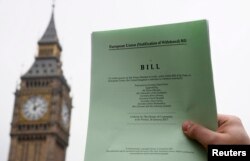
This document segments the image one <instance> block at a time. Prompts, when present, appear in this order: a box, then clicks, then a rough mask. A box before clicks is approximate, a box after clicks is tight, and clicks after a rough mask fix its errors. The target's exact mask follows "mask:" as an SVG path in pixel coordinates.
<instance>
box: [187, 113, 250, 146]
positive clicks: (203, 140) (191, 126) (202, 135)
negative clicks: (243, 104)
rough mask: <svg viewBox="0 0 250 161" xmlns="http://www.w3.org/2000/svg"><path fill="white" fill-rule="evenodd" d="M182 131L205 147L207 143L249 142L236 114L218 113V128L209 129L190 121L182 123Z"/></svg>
mask: <svg viewBox="0 0 250 161" xmlns="http://www.w3.org/2000/svg"><path fill="white" fill-rule="evenodd" d="M182 130H183V133H184V134H185V135H186V136H187V137H189V138H190V139H194V140H196V141H198V142H199V143H200V144H201V145H203V146H204V147H205V148H206V149H207V146H208V145H209V144H213V145H215V144H250V138H249V136H248V135H247V133H246V131H245V129H244V127H243V125H242V123H241V120H240V119H239V118H238V117H236V116H230V115H218V128H217V130H216V131H211V130H209V129H207V128H205V127H203V126H202V125H199V124H197V123H194V122H192V121H189V120H188V121H185V122H183V124H182Z"/></svg>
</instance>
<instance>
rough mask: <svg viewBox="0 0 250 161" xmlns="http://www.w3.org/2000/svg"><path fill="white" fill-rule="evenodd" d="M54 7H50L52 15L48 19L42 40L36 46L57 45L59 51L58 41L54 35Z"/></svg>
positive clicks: (55, 34)
mask: <svg viewBox="0 0 250 161" xmlns="http://www.w3.org/2000/svg"><path fill="white" fill-rule="evenodd" d="M54 7H55V5H54V4H53V5H52V15H51V18H50V22H49V25H48V27H47V29H46V31H45V33H44V34H43V36H42V38H41V39H40V40H39V41H38V44H39V45H41V44H54V43H55V44H57V45H58V46H59V48H60V49H61V45H60V43H59V39H58V37H57V33H56V27H55V22H54Z"/></svg>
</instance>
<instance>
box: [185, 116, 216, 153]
mask: <svg viewBox="0 0 250 161" xmlns="http://www.w3.org/2000/svg"><path fill="white" fill-rule="evenodd" d="M182 130H183V133H184V134H186V136H187V137H189V138H191V139H194V140H196V141H198V142H199V143H200V144H202V145H203V146H204V147H205V148H206V149H207V145H208V144H213V142H214V140H215V138H216V133H215V132H213V131H211V130H209V129H207V128H205V127H203V126H202V125H199V124H197V123H194V122H192V121H185V122H184V123H183V124H182Z"/></svg>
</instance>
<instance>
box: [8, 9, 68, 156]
mask: <svg viewBox="0 0 250 161" xmlns="http://www.w3.org/2000/svg"><path fill="white" fill-rule="evenodd" d="M61 51H62V47H61V45H60V43H59V39H58V37H57V33H56V28H55V22H54V13H53V12H52V16H51V19H50V22H49V25H48V27H47V29H46V31H45V33H44V35H43V36H42V38H41V39H40V40H39V41H38V56H36V58H35V62H34V63H33V65H32V66H31V68H30V69H29V70H28V71H27V72H26V73H25V74H24V75H22V77H21V86H20V89H17V90H16V92H15V102H14V112H13V119H12V123H11V132H10V136H11V144H10V151H9V160H8V161H65V155H66V149H67V146H68V142H69V129H70V116H71V109H72V98H71V97H70V86H69V85H68V83H67V81H66V79H65V77H64V75H63V71H62V63H61V60H60V56H61Z"/></svg>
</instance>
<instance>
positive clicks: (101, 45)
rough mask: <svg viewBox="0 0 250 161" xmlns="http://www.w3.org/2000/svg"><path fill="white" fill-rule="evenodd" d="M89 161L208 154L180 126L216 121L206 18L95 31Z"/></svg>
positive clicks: (178, 160)
mask: <svg viewBox="0 0 250 161" xmlns="http://www.w3.org/2000/svg"><path fill="white" fill-rule="evenodd" d="M90 97H91V98H90V113H89V125H88V135H87V143H86V152H85V161H206V160H207V156H206V155H207V154H206V151H205V150H204V148H203V147H201V146H200V145H199V144H198V143H196V142H195V141H193V140H190V139H188V138H187V137H186V136H185V135H184V134H183V132H182V129H181V125H182V123H183V121H184V120H187V119H190V120H193V121H195V122H198V123H200V124H202V125H204V126H206V127H208V128H209V129H212V130H215V129H216V127H217V113H216V103H215V94H214V86H213V79H212V68H211V58H210V49H209V36H208V24H207V21H206V20H200V21H193V22H186V23H177V24H169V25H160V26H151V27H142V28H133V29H122V30H113V31H102V32H94V33H93V34H92V71H91V96H90Z"/></svg>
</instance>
